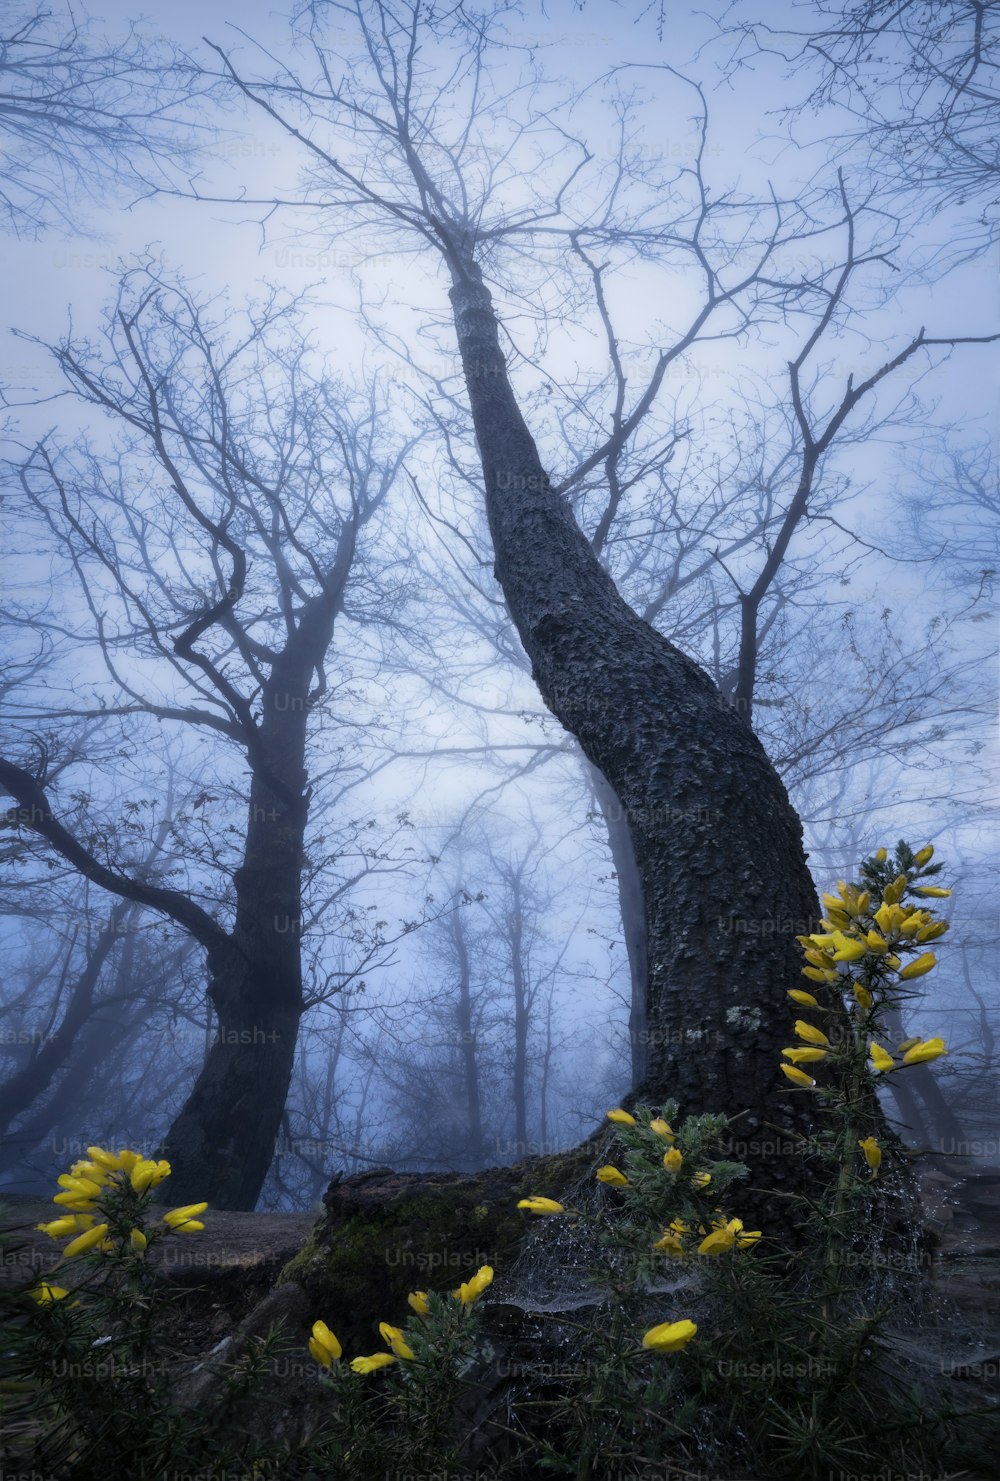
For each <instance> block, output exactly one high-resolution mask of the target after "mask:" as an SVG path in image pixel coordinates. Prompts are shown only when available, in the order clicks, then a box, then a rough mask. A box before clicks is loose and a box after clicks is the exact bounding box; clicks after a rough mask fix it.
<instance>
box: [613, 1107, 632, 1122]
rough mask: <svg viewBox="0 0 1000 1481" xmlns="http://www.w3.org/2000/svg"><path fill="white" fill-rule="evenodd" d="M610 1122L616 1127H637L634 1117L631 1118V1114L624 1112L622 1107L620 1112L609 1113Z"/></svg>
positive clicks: (619, 1109)
mask: <svg viewBox="0 0 1000 1481" xmlns="http://www.w3.org/2000/svg"><path fill="white" fill-rule="evenodd" d="M608 1120H609V1121H613V1122H614V1123H615V1125H616V1126H634V1125H635V1117H634V1116H630V1115H629V1113H628V1111H623V1110H622V1109H621V1107H619V1108H618V1110H616V1111H609V1112H608Z"/></svg>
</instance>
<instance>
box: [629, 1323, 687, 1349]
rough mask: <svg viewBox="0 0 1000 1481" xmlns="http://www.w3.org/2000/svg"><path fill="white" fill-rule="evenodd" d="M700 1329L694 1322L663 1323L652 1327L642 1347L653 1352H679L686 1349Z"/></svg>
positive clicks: (644, 1338)
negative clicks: (683, 1348)
mask: <svg viewBox="0 0 1000 1481" xmlns="http://www.w3.org/2000/svg"><path fill="white" fill-rule="evenodd" d="M697 1330H698V1328H697V1326H696V1325H695V1323H694V1322H689V1321H686V1320H685V1321H681V1322H661V1323H660V1325H659V1326H658V1327H650V1329H649V1331H648V1332H647V1333H646V1335H645V1336H644V1337H643V1339H642V1345H643V1347H645V1348H648V1349H649V1350H650V1351H651V1352H679V1351H680V1349H681V1348H682V1347H686V1346H687V1344H688V1343H689V1342H690V1341H691V1338H692V1337H693V1336H694V1334H695V1333H696V1332H697Z"/></svg>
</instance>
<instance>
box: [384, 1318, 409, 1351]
mask: <svg viewBox="0 0 1000 1481" xmlns="http://www.w3.org/2000/svg"><path fill="white" fill-rule="evenodd" d="M378 1330H379V1336H380V1337H381V1338H382V1341H383V1342H386V1343H388V1345H389V1346H390V1347H391V1348H392V1350H393V1352H394V1353H395V1354H396V1356H397V1358H407V1359H410V1358H412V1357H413V1348H412V1347H411V1346H410V1345H409V1343H408V1342H407V1340H406V1338H405V1337H404V1336H403V1329H402V1327H391V1326H390V1325H389V1323H388V1322H379V1326H378Z"/></svg>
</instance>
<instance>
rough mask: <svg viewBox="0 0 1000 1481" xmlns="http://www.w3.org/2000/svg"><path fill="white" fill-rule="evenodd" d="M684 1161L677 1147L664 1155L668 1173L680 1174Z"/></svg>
mask: <svg viewBox="0 0 1000 1481" xmlns="http://www.w3.org/2000/svg"><path fill="white" fill-rule="evenodd" d="M683 1161H684V1158H683V1157H682V1156H681V1153H680V1151H679V1150H678V1149H677V1147H670V1148H668V1150H667V1151H666V1152H664V1154H663V1166H664V1167H665V1168H666V1169H667V1172H671V1173H675V1174H676V1173H679V1172H680V1170H681V1164H682V1163H683Z"/></svg>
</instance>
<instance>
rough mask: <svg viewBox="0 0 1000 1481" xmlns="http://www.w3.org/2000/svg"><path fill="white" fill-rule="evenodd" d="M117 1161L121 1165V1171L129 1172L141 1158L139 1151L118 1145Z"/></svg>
mask: <svg viewBox="0 0 1000 1481" xmlns="http://www.w3.org/2000/svg"><path fill="white" fill-rule="evenodd" d="M118 1161H119V1163H120V1165H121V1168H122V1171H123V1172H128V1173H130V1172H131V1171H132V1169H133V1167H135V1165H136V1163H137V1162H142V1161H143V1158H142V1154H141V1153H139V1152H130V1151H129V1149H128V1147H119V1149H118Z"/></svg>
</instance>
